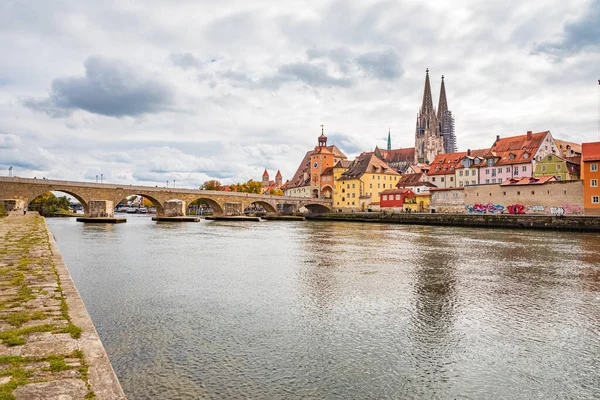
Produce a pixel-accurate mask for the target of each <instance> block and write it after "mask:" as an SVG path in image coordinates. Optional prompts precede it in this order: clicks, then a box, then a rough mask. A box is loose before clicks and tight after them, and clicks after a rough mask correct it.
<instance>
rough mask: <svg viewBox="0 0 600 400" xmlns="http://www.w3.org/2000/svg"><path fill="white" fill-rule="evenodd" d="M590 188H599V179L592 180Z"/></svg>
mask: <svg viewBox="0 0 600 400" xmlns="http://www.w3.org/2000/svg"><path fill="white" fill-rule="evenodd" d="M590 186H591V187H598V179H592V180H590Z"/></svg>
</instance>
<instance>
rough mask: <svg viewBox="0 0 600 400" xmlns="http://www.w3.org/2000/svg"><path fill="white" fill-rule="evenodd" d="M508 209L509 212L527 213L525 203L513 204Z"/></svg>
mask: <svg viewBox="0 0 600 400" xmlns="http://www.w3.org/2000/svg"><path fill="white" fill-rule="evenodd" d="M506 209H507V210H508V213H509V214H525V206H524V205H523V204H511V205H510V206H508V207H506Z"/></svg>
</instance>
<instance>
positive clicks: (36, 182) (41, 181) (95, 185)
mask: <svg viewBox="0 0 600 400" xmlns="http://www.w3.org/2000/svg"><path fill="white" fill-rule="evenodd" d="M0 182H12V183H24V184H29V185H50V186H65V187H87V188H99V189H121V190H128V191H131V192H132V194H134V193H133V192H136V191H144V192H162V193H174V194H176V193H182V194H193V195H197V194H204V195H213V196H231V197H238V198H239V197H248V198H255V199H258V200H287V201H311V202H315V203H326V204H329V203H332V202H333V201H332V200H331V199H313V198H310V197H291V196H271V195H267V194H256V193H242V192H223V191H219V190H201V189H188V188H165V187H158V186H154V187H152V186H142V185H133V184H129V185H125V184H114V183H95V182H77V181H63V180H57V179H37V178H20V177H7V176H1V177H0ZM57 191H60V189H57Z"/></svg>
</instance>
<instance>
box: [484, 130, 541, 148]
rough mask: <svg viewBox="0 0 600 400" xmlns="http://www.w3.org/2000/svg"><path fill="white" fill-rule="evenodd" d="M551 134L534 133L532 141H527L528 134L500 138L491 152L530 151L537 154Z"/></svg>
mask: <svg viewBox="0 0 600 400" xmlns="http://www.w3.org/2000/svg"><path fill="white" fill-rule="evenodd" d="M549 132H550V131H544V132H537V133H532V134H531V139H527V134H525V135H519V136H511V137H507V138H500V139H498V140H496V142H495V143H494V144H493V146H492V148H491V149H490V151H495V152H502V151H511V150H512V151H516V150H522V149H529V150H530V152H531V153H535V152H536V151H537V149H538V148H539V147H540V146H541V145H542V142H543V141H544V139H545V138H546V135H547V134H548V133H549Z"/></svg>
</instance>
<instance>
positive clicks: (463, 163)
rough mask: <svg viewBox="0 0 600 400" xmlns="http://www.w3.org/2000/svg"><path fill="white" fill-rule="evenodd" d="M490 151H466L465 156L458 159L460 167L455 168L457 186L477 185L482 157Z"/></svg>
mask: <svg viewBox="0 0 600 400" xmlns="http://www.w3.org/2000/svg"><path fill="white" fill-rule="evenodd" d="M489 151H490V149H477V150H470V149H469V150H467V154H466V155H465V156H463V157H462V158H461V159H460V165H459V166H457V167H456V183H457V186H459V187H461V186H469V185H478V184H479V168H480V167H481V165H482V164H483V161H484V158H483V156H484V155H485V154H487V153H488V152H489Z"/></svg>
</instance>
